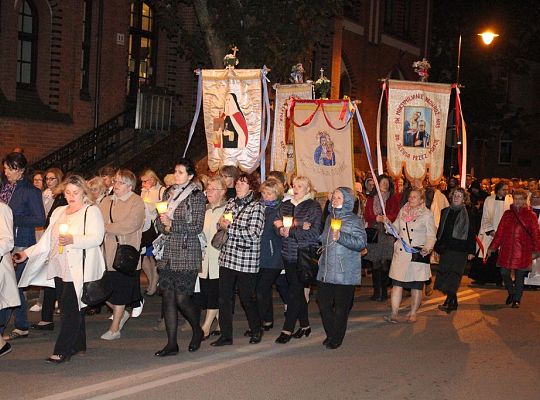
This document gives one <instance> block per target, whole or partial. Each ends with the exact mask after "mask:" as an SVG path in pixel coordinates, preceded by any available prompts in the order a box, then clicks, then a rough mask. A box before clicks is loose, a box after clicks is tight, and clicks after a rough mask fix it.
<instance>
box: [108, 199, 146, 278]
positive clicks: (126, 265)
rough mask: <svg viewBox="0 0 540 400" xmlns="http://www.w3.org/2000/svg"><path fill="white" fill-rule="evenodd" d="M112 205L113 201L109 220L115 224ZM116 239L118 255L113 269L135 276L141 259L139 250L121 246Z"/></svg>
mask: <svg viewBox="0 0 540 400" xmlns="http://www.w3.org/2000/svg"><path fill="white" fill-rule="evenodd" d="M112 205H113V203H112V201H111V207H110V208H109V218H110V220H111V223H113V222H114V221H113V219H112ZM114 237H115V238H116V253H115V255H114V261H113V265H112V267H113V268H114V269H115V270H116V271H118V272H121V273H123V274H124V275H128V276H135V272H136V271H137V266H138V265H139V259H140V257H141V256H140V253H139V250H137V249H136V248H135V247H133V246H131V245H129V244H120V242H119V241H118V236H116V235H115V236H114Z"/></svg>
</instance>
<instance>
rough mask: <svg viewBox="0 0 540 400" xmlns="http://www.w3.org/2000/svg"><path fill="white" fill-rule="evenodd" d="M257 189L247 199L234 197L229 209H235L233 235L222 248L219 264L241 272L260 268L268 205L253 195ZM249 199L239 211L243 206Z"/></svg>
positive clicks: (230, 234) (256, 271) (255, 270)
mask: <svg viewBox="0 0 540 400" xmlns="http://www.w3.org/2000/svg"><path fill="white" fill-rule="evenodd" d="M253 197H254V196H253V192H252V193H250V194H248V195H247V196H246V197H244V198H243V199H238V198H235V199H231V200H229V202H228V203H227V206H226V207H225V211H224V212H225V213H227V212H232V213H233V223H232V224H231V225H229V231H228V232H229V238H228V240H227V241H226V242H225V244H224V245H223V247H222V248H221V253H220V254H219V266H220V267H223V268H229V269H233V270H235V271H240V272H248V273H253V274H256V273H258V272H259V258H260V256H261V235H262V232H263V228H264V208H265V207H264V205H263V204H261V203H260V202H259V201H258V200H255V199H254V198H253ZM246 203H249V204H248V205H247V206H246V207H245V208H244V209H243V211H242V213H241V214H240V215H239V213H240V210H241V209H242V208H243V206H244V205H245V204H246Z"/></svg>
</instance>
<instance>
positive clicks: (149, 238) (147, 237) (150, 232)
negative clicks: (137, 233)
mask: <svg viewBox="0 0 540 400" xmlns="http://www.w3.org/2000/svg"><path fill="white" fill-rule="evenodd" d="M158 236H159V233H158V232H157V230H156V226H155V225H154V221H152V222H150V228H148V229H147V230H145V231H144V232H143V233H142V236H141V247H148V246H152V242H153V241H154V240H156V239H157V237H158Z"/></svg>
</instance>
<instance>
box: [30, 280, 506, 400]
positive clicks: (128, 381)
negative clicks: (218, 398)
mask: <svg viewBox="0 0 540 400" xmlns="http://www.w3.org/2000/svg"><path fill="white" fill-rule="evenodd" d="M495 292H497V291H496V290H485V291H482V294H480V293H478V292H475V291H474V290H471V289H467V290H463V291H461V292H458V293H457V295H458V299H459V300H460V301H466V300H471V299H474V298H478V297H480V296H481V295H486V294H490V293H495ZM445 298H446V296H439V297H436V298H432V299H429V300H428V301H426V302H425V303H423V304H422V306H421V307H420V309H419V310H418V313H419V314H420V313H425V312H427V311H431V310H434V309H436V308H437V306H438V303H440V302H441V301H442V300H444V299H445ZM435 303H437V304H435ZM382 314H384V312H382V313H381V312H378V313H376V314H373V315H371V316H369V317H355V318H349V322H350V326H349V329H347V332H348V333H349V334H350V333H353V332H359V331H362V330H365V329H367V328H373V327H376V326H379V325H383V324H384V322H383V321H382V319H381V315H382ZM323 336H324V334H322V333H321V334H317V333H314V334H312V335H311V336H310V337H309V338H303V339H302V341H299V342H297V341H293V342H290V343H289V344H287V345H284V346H281V345H275V344H274V342H273V341H268V342H266V343H265V342H263V343H261V344H258V345H256V346H242V347H238V348H236V349H233V350H232V351H226V352H220V353H213V354H210V355H209V356H203V357H201V358H198V359H196V360H192V361H185V362H182V363H181V364H175V365H168V366H164V367H159V368H155V366H153V367H151V369H149V370H148V371H143V372H139V373H135V374H132V375H127V376H123V377H121V378H115V379H111V380H108V381H103V382H100V383H96V384H92V385H87V386H83V387H79V388H77V389H72V390H67V391H65V392H61V393H56V394H52V395H49V396H45V397H41V398H39V399H36V400H68V399H76V398H85V399H90V400H114V399H119V398H122V397H126V396H129V395H135V394H137V393H141V392H145V391H148V390H151V389H154V388H157V387H160V386H164V385H169V384H172V383H176V382H180V381H183V380H186V379H190V378H194V377H197V376H201V375H205V374H209V373H212V372H216V371H219V370H222V369H226V368H229V367H234V366H237V365H240V364H244V363H247V362H251V361H256V360H259V359H261V358H265V357H267V356H272V355H277V354H280V353H284V352H286V351H288V350H290V349H298V348H301V347H306V346H311V345H313V344H316V343H321V342H322V338H323ZM234 354H237V355H238V357H234ZM231 356H233V357H234V358H233V359H230V358H231ZM205 364H210V365H205ZM186 369H187V371H184V370H186ZM163 376H166V378H163ZM156 378H161V379H156ZM141 380H143V381H146V382H143V383H140V384H137V385H133V382H140V381H141ZM126 386H127V387H126ZM114 388H118V389H116V390H113V391H110V392H108V393H103V394H99V392H103V391H105V390H111V389H114ZM91 394H95V395H93V397H89V395H91Z"/></svg>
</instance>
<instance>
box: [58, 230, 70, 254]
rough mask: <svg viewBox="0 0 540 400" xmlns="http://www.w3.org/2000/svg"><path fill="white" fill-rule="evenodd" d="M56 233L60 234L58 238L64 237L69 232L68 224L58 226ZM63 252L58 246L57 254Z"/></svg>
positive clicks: (62, 247) (62, 248) (61, 247)
mask: <svg viewBox="0 0 540 400" xmlns="http://www.w3.org/2000/svg"><path fill="white" fill-rule="evenodd" d="M58 232H59V233H60V236H65V235H67V234H68V232H69V225H68V224H60V226H58ZM63 252H64V246H62V245H60V246H58V253H59V254H62V253H63Z"/></svg>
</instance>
